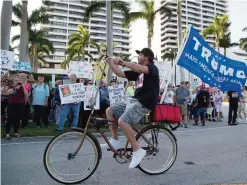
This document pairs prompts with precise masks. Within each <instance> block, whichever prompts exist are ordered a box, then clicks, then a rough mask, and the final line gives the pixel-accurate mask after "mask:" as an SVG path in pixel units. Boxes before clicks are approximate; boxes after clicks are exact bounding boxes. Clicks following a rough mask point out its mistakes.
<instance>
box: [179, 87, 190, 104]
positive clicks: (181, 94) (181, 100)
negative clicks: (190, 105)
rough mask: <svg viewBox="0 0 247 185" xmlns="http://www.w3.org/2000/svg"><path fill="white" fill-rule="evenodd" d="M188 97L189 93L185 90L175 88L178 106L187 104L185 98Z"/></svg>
mask: <svg viewBox="0 0 247 185" xmlns="http://www.w3.org/2000/svg"><path fill="white" fill-rule="evenodd" d="M189 96H190V91H189V89H187V88H181V87H179V88H177V90H176V99H177V103H178V104H187V101H185V98H186V97H189Z"/></svg>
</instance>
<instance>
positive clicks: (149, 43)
mask: <svg viewBox="0 0 247 185" xmlns="http://www.w3.org/2000/svg"><path fill="white" fill-rule="evenodd" d="M148 48H150V49H151V48H152V38H151V36H148Z"/></svg>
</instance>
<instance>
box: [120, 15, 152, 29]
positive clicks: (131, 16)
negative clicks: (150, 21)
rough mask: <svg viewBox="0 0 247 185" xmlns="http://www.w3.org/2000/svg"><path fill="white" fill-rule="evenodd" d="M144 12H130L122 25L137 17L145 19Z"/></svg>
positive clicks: (126, 24)
mask: <svg viewBox="0 0 247 185" xmlns="http://www.w3.org/2000/svg"><path fill="white" fill-rule="evenodd" d="M146 18H147V17H146V14H145V13H144V12H131V13H130V14H129V17H128V19H127V20H125V22H123V26H124V27H127V26H129V24H130V23H131V22H134V21H136V20H137V19H146Z"/></svg>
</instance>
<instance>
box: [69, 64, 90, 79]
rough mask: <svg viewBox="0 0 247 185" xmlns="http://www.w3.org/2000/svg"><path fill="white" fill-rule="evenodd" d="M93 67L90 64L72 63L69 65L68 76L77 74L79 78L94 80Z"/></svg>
mask: <svg viewBox="0 0 247 185" xmlns="http://www.w3.org/2000/svg"><path fill="white" fill-rule="evenodd" d="M92 73H93V66H92V64H91V63H89V62H77V61H72V62H70V63H69V70H68V74H69V75H71V74H75V75H76V76H77V78H88V79H92Z"/></svg>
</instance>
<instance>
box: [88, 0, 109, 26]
mask: <svg viewBox="0 0 247 185" xmlns="http://www.w3.org/2000/svg"><path fill="white" fill-rule="evenodd" d="M104 7H106V2H105V1H91V3H90V4H89V5H88V7H87V8H86V10H85V13H84V21H85V22H88V21H89V18H90V16H91V15H92V13H93V12H96V11H99V9H100V8H104Z"/></svg>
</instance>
